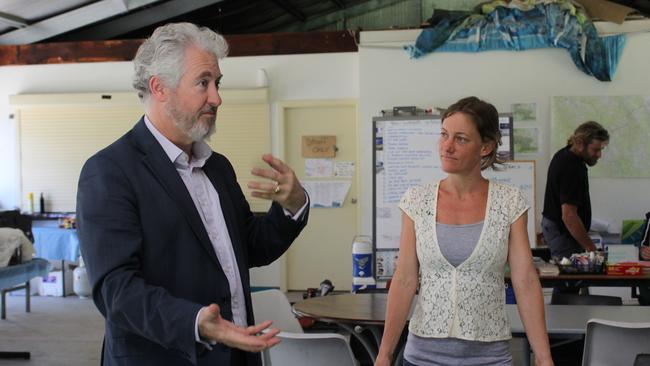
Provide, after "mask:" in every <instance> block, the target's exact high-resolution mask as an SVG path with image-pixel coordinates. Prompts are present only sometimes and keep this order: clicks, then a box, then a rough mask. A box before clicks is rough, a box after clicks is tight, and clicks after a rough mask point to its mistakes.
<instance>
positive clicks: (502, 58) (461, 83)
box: [359, 31, 650, 234]
mask: <svg viewBox="0 0 650 366" xmlns="http://www.w3.org/2000/svg"><path fill="white" fill-rule="evenodd" d="M396 32H400V31H396ZM398 38H399V37H398ZM649 59H650V33H637V34H630V35H629V37H628V42H627V44H626V46H625V50H624V52H623V57H622V60H621V62H620V64H619V67H618V71H617V73H616V76H615V78H614V81H612V82H600V81H598V80H596V79H595V78H593V77H590V76H588V75H585V74H583V73H582V72H581V71H579V70H578V69H577V68H576V67H575V66H574V65H573V62H572V61H571V59H570V57H569V54H568V53H567V52H566V51H565V50H561V49H541V50H531V51H525V52H506V51H491V52H483V53H476V54H471V53H432V54H429V55H427V56H424V57H423V58H420V59H417V60H411V59H409V57H408V54H407V53H406V52H405V51H404V50H402V49H401V48H389V47H377V46H374V47H372V46H367V47H366V46H363V36H362V46H361V47H360V49H359V121H360V125H361V130H360V141H359V146H360V149H361V159H360V169H361V171H362V172H364V174H362V175H361V177H362V178H361V182H360V183H361V184H360V186H361V187H370V186H371V185H372V180H371V177H372V175H371V174H372V166H371V165H372V159H371V157H372V155H371V154H372V149H371V148H372V146H371V143H372V138H371V132H372V128H371V126H372V117H373V116H377V115H378V114H379V112H380V110H382V109H390V108H392V107H393V106H398V105H415V106H419V107H428V106H440V107H446V106H448V105H449V104H451V103H453V102H454V101H456V100H458V99H460V98H461V97H464V96H469V95H476V96H478V97H480V98H483V99H486V100H488V101H490V102H492V103H493V104H494V105H495V106H496V107H497V109H498V110H499V111H503V112H510V111H511V104H512V103H517V102H535V103H537V119H538V124H539V126H540V129H541V131H540V134H541V141H540V143H541V151H540V153H539V154H538V155H537V156H533V157H534V158H535V160H536V161H537V179H536V186H537V199H536V201H537V210H538V216H537V217H538V220H541V216H540V215H541V208H542V204H543V196H544V187H545V184H546V170H547V168H548V162H549V160H550V157H551V156H552V154H553V153H554V151H550V150H549V149H550V147H549V145H550V99H551V96H557V95H565V96H566V95H628V94H640V95H648V94H650V88H649V86H650V73H649V72H648V60H649ZM649 123H650V121H649ZM611 143H612V144H615V143H624V142H621V141H612V142H611ZM590 184H591V197H592V206H593V213H594V217H597V218H603V219H606V220H609V221H610V222H611V224H612V226H611V227H610V231H611V230H614V231H615V232H620V227H621V220H622V219H624V218H639V219H640V218H643V215H644V213H645V212H647V211H649V210H650V195H647V194H643V193H642V192H644V191H645V190H647V187H650V179H602V178H601V179H591V181H590ZM371 195H372V192H371V191H370V190H369V189H368V190H363V191H362V192H361V202H360V203H361V210H362V212H365V213H366V214H365V215H363V221H362V228H363V231H364V233H368V234H369V233H371V232H372V221H371V218H372V207H371V205H372V200H371Z"/></svg>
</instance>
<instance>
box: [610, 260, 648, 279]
mask: <svg viewBox="0 0 650 366" xmlns="http://www.w3.org/2000/svg"><path fill="white" fill-rule="evenodd" d="M641 273H642V270H641V265H640V264H639V263H637V262H621V263H614V264H608V265H607V274H608V275H610V276H640V275H641Z"/></svg>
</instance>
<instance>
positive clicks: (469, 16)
mask: <svg viewBox="0 0 650 366" xmlns="http://www.w3.org/2000/svg"><path fill="white" fill-rule="evenodd" d="M442 14H444V17H436V16H433V17H432V18H431V19H430V24H431V27H430V28H427V29H424V30H423V31H422V33H420V35H419V36H418V38H417V40H416V43H415V45H411V46H406V49H407V51H408V52H409V53H410V54H411V57H413V58H419V57H422V56H424V55H426V54H428V53H431V52H434V51H437V52H445V51H446V52H480V51H488V50H515V51H523V50H528V49H535V48H564V49H566V50H567V51H568V52H569V53H570V55H571V59H572V60H573V63H574V64H575V65H576V66H577V67H578V68H579V69H580V70H582V71H583V72H584V73H586V74H588V75H592V76H594V77H595V78H596V79H598V80H600V81H611V80H612V78H613V76H614V74H615V72H616V67H617V66H618V62H619V60H620V56H621V54H622V51H623V47H624V45H625V35H624V34H622V35H615V36H608V37H599V36H598V33H597V32H596V28H595V27H594V24H593V23H592V22H591V20H589V18H588V17H587V15H586V13H585V12H584V10H583V9H582V8H581V7H579V6H576V5H575V4H574V3H573V2H571V1H565V0H562V1H559V0H558V1H549V0H540V1H525V2H524V1H511V2H509V3H506V2H505V1H492V2H489V3H485V4H483V5H482V6H480V7H479V8H478V9H477V11H476V12H442ZM434 15H435V12H434ZM583 40H584V44H585V47H584V55H583V52H582V51H583V50H582V45H583Z"/></svg>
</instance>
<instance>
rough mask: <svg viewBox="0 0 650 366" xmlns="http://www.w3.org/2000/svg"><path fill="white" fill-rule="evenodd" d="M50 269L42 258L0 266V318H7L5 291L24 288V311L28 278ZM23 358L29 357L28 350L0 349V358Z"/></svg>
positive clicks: (28, 296)
mask: <svg viewBox="0 0 650 366" xmlns="http://www.w3.org/2000/svg"><path fill="white" fill-rule="evenodd" d="M49 271H50V262H48V261H47V260H45V259H42V258H34V259H32V260H30V261H27V262H24V263H21V264H16V265H12V266H7V267H2V268H0V291H1V292H2V305H1V306H2V309H1V310H0V311H1V313H2V314H1V317H2V319H6V318H7V302H6V295H7V292H12V291H16V290H22V289H24V290H25V311H26V312H28V313H29V311H30V310H31V309H30V297H31V292H30V286H29V280H31V279H32V278H34V277H37V276H47V274H48V273H49ZM9 358H24V359H27V360H28V359H29V358H30V353H29V352H11V351H4V352H1V351H0V359H9Z"/></svg>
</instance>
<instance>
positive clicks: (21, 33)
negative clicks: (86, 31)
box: [0, 0, 160, 44]
mask: <svg viewBox="0 0 650 366" xmlns="http://www.w3.org/2000/svg"><path fill="white" fill-rule="evenodd" d="M158 1H160V0H133V1H129V0H101V1H97V2H94V3H91V4H89V5H86V6H82V7H80V8H77V9H74V10H71V11H68V12H65V13H63V14H59V15H57V16H53V17H51V18H47V19H45V20H42V21H40V22H37V23H34V24H30V25H28V26H26V27H24V28H20V29H17V30H14V31H11V32H7V33H4V34H2V35H0V44H29V43H34V42H38V41H42V40H44V39H47V38H51V37H54V36H56V35H58V34H61V33H65V32H68V31H71V30H74V29H77V28H81V27H84V26H86V25H88V24H92V23H96V22H98V21H101V20H104V19H107V18H110V17H112V16H115V15H119V14H123V13H127V12H129V11H130V10H133V9H135V8H138V7H142V6H144V5H148V4H152V3H156V2H158Z"/></svg>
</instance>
